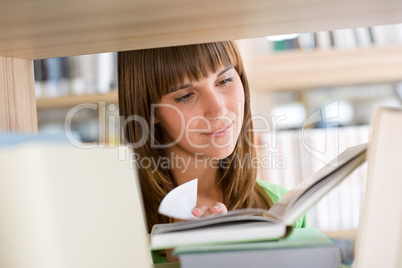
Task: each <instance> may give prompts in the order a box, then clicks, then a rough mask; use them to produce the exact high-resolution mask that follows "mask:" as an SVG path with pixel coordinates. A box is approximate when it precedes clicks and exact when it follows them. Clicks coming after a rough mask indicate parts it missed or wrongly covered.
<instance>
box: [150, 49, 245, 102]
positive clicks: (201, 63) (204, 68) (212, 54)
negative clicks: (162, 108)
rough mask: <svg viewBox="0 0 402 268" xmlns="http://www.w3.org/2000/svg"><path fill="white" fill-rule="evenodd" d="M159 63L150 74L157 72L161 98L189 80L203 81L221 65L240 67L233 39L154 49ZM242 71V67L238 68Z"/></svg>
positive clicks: (157, 90)
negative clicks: (232, 42)
mask: <svg viewBox="0 0 402 268" xmlns="http://www.w3.org/2000/svg"><path fill="white" fill-rule="evenodd" d="M153 51H154V55H153V56H154V57H155V58H154V59H152V60H149V61H148V62H153V63H157V64H156V66H153V67H154V68H153V69H154V70H153V72H151V73H150V74H149V75H151V74H152V75H153V76H154V77H153V79H152V80H153V81H155V82H156V83H155V84H154V86H155V87H156V88H154V90H156V92H157V95H158V100H152V101H159V100H160V99H161V98H162V96H163V95H165V94H168V93H170V92H172V91H174V90H175V89H176V88H177V87H180V86H181V85H183V84H184V82H185V80H186V79H188V80H190V81H199V80H200V79H202V78H206V77H208V73H210V72H212V73H215V72H217V71H218V69H219V68H224V67H227V66H231V65H233V66H235V68H236V69H238V63H239V58H238V52H237V50H236V48H235V47H234V46H233V45H232V44H231V43H230V42H221V43H207V44H197V45H187V46H178V47H168V48H161V49H154V50H153ZM238 71H239V70H238Z"/></svg>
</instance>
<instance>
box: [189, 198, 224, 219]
mask: <svg viewBox="0 0 402 268" xmlns="http://www.w3.org/2000/svg"><path fill="white" fill-rule="evenodd" d="M192 213H193V215H194V216H196V217H198V218H200V217H203V216H207V215H217V214H226V213H228V209H227V208H226V206H225V205H224V204H223V203H221V202H216V203H215V204H214V205H213V206H212V207H207V206H197V207H195V208H193V210H192Z"/></svg>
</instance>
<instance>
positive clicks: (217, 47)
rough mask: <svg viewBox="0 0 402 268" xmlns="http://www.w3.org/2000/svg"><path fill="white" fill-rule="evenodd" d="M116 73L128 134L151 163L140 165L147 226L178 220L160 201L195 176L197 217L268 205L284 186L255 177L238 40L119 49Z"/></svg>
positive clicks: (277, 196) (136, 147) (121, 111)
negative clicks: (163, 209)
mask: <svg viewBox="0 0 402 268" xmlns="http://www.w3.org/2000/svg"><path fill="white" fill-rule="evenodd" d="M118 75H119V77H118V78H119V109H120V115H121V116H123V118H124V120H125V122H124V123H123V127H124V134H125V137H124V138H125V141H126V143H127V144H130V145H131V146H132V147H134V151H135V152H136V153H137V154H138V156H139V157H138V158H137V159H148V161H146V162H147V163H151V164H149V165H147V166H146V167H145V166H144V167H141V165H139V166H140V168H139V177H140V182H141V189H142V194H143V198H144V207H145V211H146V218H147V224H148V229H149V231H150V230H151V228H152V226H153V225H154V224H156V223H167V222H172V221H174V219H169V218H167V217H165V216H162V215H160V214H158V212H157V211H158V206H159V204H160V202H161V200H162V199H163V197H164V196H165V195H166V194H167V193H168V192H169V191H171V190H172V189H173V188H175V187H176V186H178V185H181V184H183V183H185V182H187V181H190V180H193V179H195V178H198V193H197V202H198V204H197V207H196V208H194V209H193V214H194V215H195V216H197V217H202V216H204V215H207V214H219V213H226V212H227V210H233V209H238V208H250V207H258V208H266V209H268V208H270V207H271V206H272V204H273V203H274V202H276V201H277V200H278V199H279V198H280V197H281V196H282V195H283V194H284V193H285V191H284V189H283V188H281V187H278V186H274V185H272V184H269V183H267V182H263V181H257V183H256V174H257V173H256V169H255V168H254V166H253V165H251V161H252V160H253V159H254V158H255V157H256V156H255V148H254V146H253V143H252V142H253V140H254V137H253V131H252V129H253V124H252V121H251V111H250V93H249V86H248V82H247V78H246V74H245V71H244V67H243V62H242V59H241V57H240V55H239V52H238V50H237V48H236V46H235V44H234V42H233V41H228V42H218V43H208V44H199V45H189V46H179V47H169V48H156V49H146V50H139V51H127V52H120V53H119V55H118ZM165 160H167V161H165ZM304 224H305V222H304V219H301V220H299V221H298V222H297V223H296V224H295V225H296V227H302V226H303V225H304Z"/></svg>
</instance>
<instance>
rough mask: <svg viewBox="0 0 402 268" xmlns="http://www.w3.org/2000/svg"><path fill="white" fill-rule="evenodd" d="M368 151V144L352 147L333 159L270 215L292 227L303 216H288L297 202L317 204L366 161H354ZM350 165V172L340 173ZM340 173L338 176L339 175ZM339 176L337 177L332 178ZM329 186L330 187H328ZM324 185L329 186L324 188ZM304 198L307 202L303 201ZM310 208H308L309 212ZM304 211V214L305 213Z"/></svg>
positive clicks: (276, 205) (287, 194)
mask: <svg viewBox="0 0 402 268" xmlns="http://www.w3.org/2000/svg"><path fill="white" fill-rule="evenodd" d="M366 149H367V144H362V145H358V146H354V147H350V148H348V149H346V150H345V151H344V152H342V153H341V154H340V155H339V156H338V157H336V158H335V159H333V160H332V161H331V162H330V163H329V164H328V165H326V166H324V167H323V168H322V169H320V170H319V171H317V172H316V173H314V174H313V175H311V176H310V177H309V178H308V179H306V180H305V181H303V182H302V183H300V184H299V185H297V186H296V187H294V188H293V189H291V190H290V191H289V192H287V193H286V194H285V195H284V196H283V197H282V198H281V199H280V200H279V201H278V202H277V203H275V204H274V205H273V206H272V208H271V209H270V210H269V213H270V214H271V215H272V216H273V217H275V218H277V219H279V220H281V221H283V222H284V223H285V224H288V225H291V224H292V223H293V222H292V221H293V220H295V219H297V217H298V216H301V215H287V214H288V213H289V211H290V210H291V209H293V207H294V206H295V203H296V202H301V203H302V202H306V201H307V200H308V203H309V205H312V204H314V203H316V202H317V201H318V200H319V199H320V198H321V197H323V196H324V195H325V194H326V193H327V192H328V191H329V190H330V189H332V188H333V187H334V186H335V185H336V184H338V183H339V182H340V181H342V179H343V178H344V177H345V176H347V175H348V174H349V173H350V172H351V171H353V169H354V168H356V167H357V166H358V165H360V164H361V163H362V162H364V160H365V156H363V157H361V158H360V159H359V161H353V160H354V159H356V158H358V157H359V156H361V155H363V154H364V153H365V151H366ZM348 165H351V166H352V167H349V168H347V169H348V170H349V171H350V172H339V170H340V169H344V168H345V167H347V166H348ZM337 172H338V174H337ZM332 174H337V175H336V176H331V175H332ZM327 184H328V185H327ZM324 185H327V186H325V187H324ZM301 198H304V199H305V201H303V199H301ZM307 209H308V208H306V210H307ZM304 212H305V211H303V212H302V213H304Z"/></svg>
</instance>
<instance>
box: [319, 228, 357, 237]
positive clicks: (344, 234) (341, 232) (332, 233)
mask: <svg viewBox="0 0 402 268" xmlns="http://www.w3.org/2000/svg"><path fill="white" fill-rule="evenodd" d="M357 232H358V231H357V230H339V231H326V232H324V234H325V235H326V236H328V237H330V238H334V239H356V237H357Z"/></svg>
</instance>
